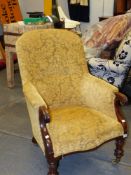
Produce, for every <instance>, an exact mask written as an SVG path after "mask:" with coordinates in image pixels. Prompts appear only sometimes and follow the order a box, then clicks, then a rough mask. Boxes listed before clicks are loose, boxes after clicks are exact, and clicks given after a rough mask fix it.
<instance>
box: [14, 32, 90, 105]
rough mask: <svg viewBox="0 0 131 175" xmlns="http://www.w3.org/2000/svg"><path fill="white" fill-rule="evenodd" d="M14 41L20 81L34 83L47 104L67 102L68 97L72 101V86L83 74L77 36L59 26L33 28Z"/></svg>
mask: <svg viewBox="0 0 131 175" xmlns="http://www.w3.org/2000/svg"><path fill="white" fill-rule="evenodd" d="M17 43H19V44H18V46H17ZM17 43H16V50H17V51H18V53H19V54H18V62H19V65H20V68H21V67H22V69H20V73H21V77H22V82H23V83H26V82H29V81H30V82H31V83H32V84H34V85H35V86H36V87H37V89H38V91H39V92H40V93H41V95H42V96H43V97H44V98H45V101H46V102H47V104H48V105H50V106H52V105H53V104H58V105H59V104H60V103H66V101H67V103H69V99H71V97H72V102H73V100H74V99H75V97H76V96H77V95H76V94H74V93H76V92H74V88H77V84H79V83H80V79H81V77H82V76H83V74H84V73H87V66H86V62H85V57H84V51H83V45H82V43H81V39H80V38H79V36H77V35H76V34H74V33H73V32H71V31H67V30H60V29H43V30H34V31H30V32H26V33H25V34H23V35H22V36H21V37H20V39H18V41H17ZM52 82H54V84H53V83H52ZM47 89H48V93H47ZM67 89H68V92H67ZM54 92H55V93H54ZM77 92H78V91H77ZM57 93H58V94H61V97H60V96H59V97H60V98H61V99H60V98H59V99H58V97H57ZM73 96H74V98H73ZM54 99H55V101H56V102H54V101H53V100H54ZM72 102H71V103H72ZM74 103H75V100H74Z"/></svg>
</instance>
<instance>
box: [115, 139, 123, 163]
mask: <svg viewBox="0 0 131 175" xmlns="http://www.w3.org/2000/svg"><path fill="white" fill-rule="evenodd" d="M124 144H125V138H123V137H118V138H117V139H116V149H115V152H114V155H115V157H116V159H115V160H113V163H114V164H117V163H119V162H120V160H121V157H122V156H123V155H124V150H123V147H124Z"/></svg>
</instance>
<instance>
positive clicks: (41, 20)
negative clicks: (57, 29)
mask: <svg viewBox="0 0 131 175" xmlns="http://www.w3.org/2000/svg"><path fill="white" fill-rule="evenodd" d="M47 22H49V19H48V18H47V17H40V18H24V23H25V24H43V23H47Z"/></svg>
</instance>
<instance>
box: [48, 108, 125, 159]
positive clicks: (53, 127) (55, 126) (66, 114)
mask: <svg viewBox="0 0 131 175" xmlns="http://www.w3.org/2000/svg"><path fill="white" fill-rule="evenodd" d="M50 115H51V122H50V123H49V125H48V126H47V127H48V131H49V134H50V137H51V140H52V143H53V149H54V156H55V157H57V156H60V155H63V154H67V153H71V152H74V151H84V150H89V149H92V148H95V147H97V146H98V145H100V144H102V143H103V142H105V141H107V140H109V139H112V138H114V137H117V136H121V135H122V134H123V128H122V126H121V124H120V123H119V122H118V121H117V119H113V118H111V117H110V116H106V115H104V114H102V113H101V112H99V111H96V110H94V109H91V108H88V107H84V106H70V107H64V108H60V109H54V110H51V112H50ZM112 128H113V129H112Z"/></svg>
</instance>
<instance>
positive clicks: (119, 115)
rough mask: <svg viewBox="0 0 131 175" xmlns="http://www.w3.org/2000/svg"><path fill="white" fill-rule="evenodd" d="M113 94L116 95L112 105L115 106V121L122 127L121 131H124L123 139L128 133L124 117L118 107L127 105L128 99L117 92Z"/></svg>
mask: <svg viewBox="0 0 131 175" xmlns="http://www.w3.org/2000/svg"><path fill="white" fill-rule="evenodd" d="M115 94H116V98H115V103H114V105H115V111H116V115H117V119H118V121H119V122H120V123H121V124H122V126H123V129H124V135H123V137H127V133H128V129H127V122H126V120H125V119H124V116H123V113H122V111H121V109H120V106H121V104H125V103H127V101H128V99H127V97H126V96H125V95H124V94H122V93H120V92H117V93H115Z"/></svg>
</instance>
